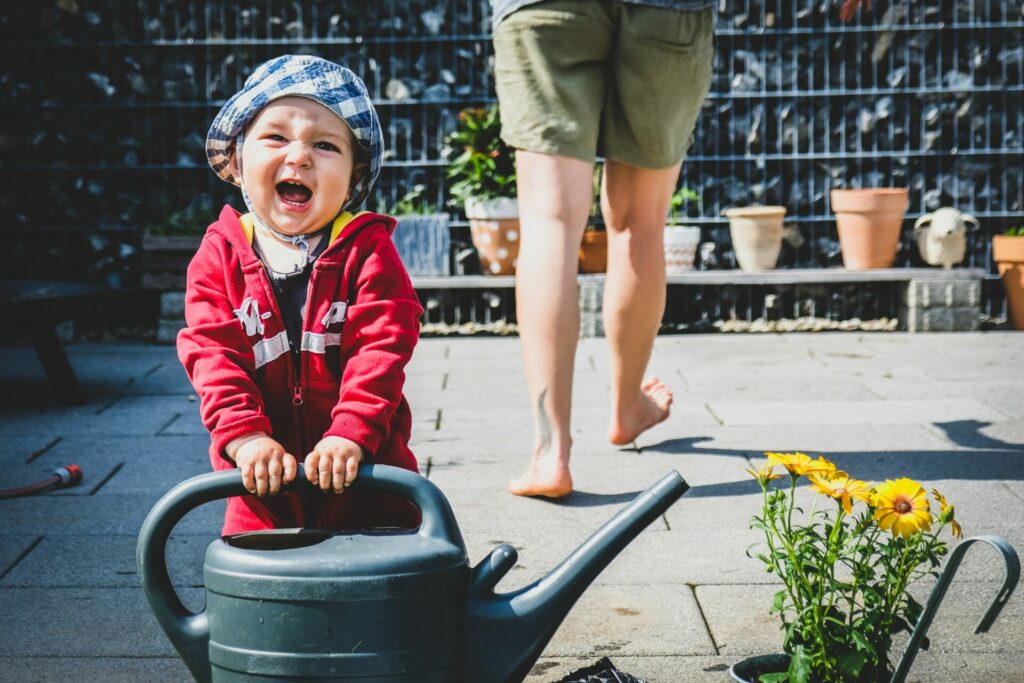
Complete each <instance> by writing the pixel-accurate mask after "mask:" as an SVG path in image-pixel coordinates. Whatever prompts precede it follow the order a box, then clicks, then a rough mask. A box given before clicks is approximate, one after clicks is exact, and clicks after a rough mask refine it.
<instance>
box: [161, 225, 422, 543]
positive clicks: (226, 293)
mask: <svg viewBox="0 0 1024 683" xmlns="http://www.w3.org/2000/svg"><path fill="white" fill-rule="evenodd" d="M247 219H248V217H241V216H240V215H239V214H238V212H237V211H235V210H234V209H232V208H231V207H229V206H225V207H224V209H223V210H222V211H221V214H220V217H219V218H218V220H217V221H216V222H215V223H213V224H212V225H210V227H209V228H208V229H207V231H206V235H205V236H204V237H203V241H202V244H201V245H200V247H199V251H198V252H196V255H195V257H194V258H193V259H192V262H191V263H190V264H189V267H188V285H187V290H186V294H185V320H186V323H187V327H186V328H185V329H183V330H181V332H180V333H179V334H178V357H179V358H180V360H181V363H182V365H184V366H185V371H186V372H187V373H188V376H189V379H190V380H191V381H192V385H193V386H194V387H195V390H196V392H197V393H198V395H199V399H200V413H201V416H202V419H203V424H205V425H206V428H207V429H209V430H210V434H211V437H212V443H211V446H210V459H211V462H212V463H213V468H214V469H215V470H224V469H230V468H232V467H235V463H234V462H232V461H231V460H229V459H228V458H227V456H226V455H225V453H224V448H225V446H226V445H227V444H228V443H229V442H231V441H232V440H234V439H236V438H238V437H240V436H243V435H245V434H249V433H252V432H266V433H267V434H270V435H271V436H272V437H273V438H274V439H276V440H277V441H278V442H279V443H281V445H282V446H284V448H285V450H286V451H287V452H288V453H291V454H292V455H294V456H295V458H296V460H298V462H299V463H300V464H299V473H298V476H299V477H303V476H305V475H304V473H303V471H302V465H301V463H302V461H303V460H304V458H305V457H306V454H307V453H309V452H310V451H312V450H313V447H314V446H316V444H317V442H319V441H320V439H322V438H323V437H324V436H327V435H333V436H342V437H345V438H347V439H351V440H352V441H354V442H355V443H357V444H359V445H360V446H362V448H363V449H364V451H365V452H366V453H367V454H369V455H368V457H367V459H366V460H365V461H364V462H371V463H383V464H388V465H395V466H398V467H404V468H405V469H409V470H413V471H416V470H417V465H416V458H415V457H414V456H413V454H412V452H411V451H410V450H409V445H408V442H409V434H410V431H411V428H412V420H411V415H410V412H409V404H408V403H407V402H406V400H405V397H404V396H403V394H402V386H403V384H404V382H405V370H404V368H405V364H406V363H407V362H408V361H409V358H410V357H411V356H412V351H413V347H414V346H415V345H416V341H417V340H418V338H419V318H420V315H421V314H422V313H423V309H422V308H421V307H420V304H419V301H418V299H417V297H416V292H415V291H414V290H413V288H412V284H411V283H410V281H409V276H408V274H407V273H406V271H405V268H404V266H403V265H402V262H401V259H400V258H399V256H398V252H397V251H396V250H395V246H394V244H393V243H392V241H391V231H392V230H394V227H395V220H394V219H393V218H391V217H389V216H382V215H379V214H374V213H369V212H364V213H361V214H359V215H357V216H355V217H353V216H351V215H350V214H344V215H342V216H341V217H339V218H338V219H337V220H336V221H335V224H334V227H333V229H332V231H331V236H330V240H331V241H330V243H329V245H328V247H327V248H326V249H325V250H324V252H323V253H322V254H321V255H320V257H319V258H318V259H317V261H316V263H315V265H314V267H313V271H312V274H311V276H310V280H309V290H308V295H307V301H306V309H305V311H304V315H303V326H302V349H301V351H300V355H299V357H300V361H299V363H298V367H296V364H295V362H294V360H293V354H292V353H291V351H290V349H289V344H288V334H287V332H286V331H285V325H284V319H283V318H282V316H281V311H280V309H279V308H278V305H277V301H276V300H275V297H274V293H273V288H272V286H271V284H270V279H269V277H268V276H267V274H266V271H265V270H264V267H263V263H262V262H261V261H260V260H259V258H257V256H256V253H255V252H254V250H253V248H252V224H251V221H249V220H247ZM417 524H418V512H417V511H416V509H415V508H414V507H413V506H412V505H411V504H410V503H407V502H405V501H401V500H399V499H396V498H394V497H392V496H390V495H388V494H383V493H380V492H376V491H370V490H362V489H360V488H359V487H356V488H353V489H348V490H346V491H345V492H344V493H342V494H335V493H334V492H333V491H329V492H327V493H321V492H320V491H319V490H317V491H313V492H310V491H308V490H307V491H303V492H301V493H300V492H297V491H292V492H288V493H286V494H281V495H277V496H264V497H263V498H257V497H255V496H244V497H240V498H231V499H229V500H228V506H227V514H226V517H225V521H224V530H223V533H225V534H232V533H238V532H242V531H253V530H259V529H270V528H285V527H299V526H306V527H316V528H322V529H356V528H361V527H367V526H404V527H414V526H416V525H417Z"/></svg>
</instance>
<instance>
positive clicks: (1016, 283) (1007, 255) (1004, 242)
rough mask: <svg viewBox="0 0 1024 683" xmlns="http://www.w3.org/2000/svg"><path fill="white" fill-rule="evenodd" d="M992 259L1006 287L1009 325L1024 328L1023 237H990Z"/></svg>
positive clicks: (1019, 328) (1014, 327) (1016, 328)
mask: <svg viewBox="0 0 1024 683" xmlns="http://www.w3.org/2000/svg"><path fill="white" fill-rule="evenodd" d="M992 259H993V260H994V261H995V262H996V265H997V266H998V267H999V277H1001V278H1003V287H1005V288H1006V311H1007V314H1008V317H1009V319H1010V327H1012V328H1013V329H1015V330H1024V237H1010V236H1009V235H996V236H994V237H993V238H992Z"/></svg>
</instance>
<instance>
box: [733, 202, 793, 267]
mask: <svg viewBox="0 0 1024 683" xmlns="http://www.w3.org/2000/svg"><path fill="white" fill-rule="evenodd" d="M725 215H726V216H727V217H728V218H729V233H730V235H732V248H733V252H735V254H736V262H737V263H739V265H740V269H741V270H770V269H772V268H774V267H775V264H776V262H777V261H778V260H779V251H781V250H782V219H783V218H785V217H786V207H784V206H745V207H737V208H733V209H726V210H725Z"/></svg>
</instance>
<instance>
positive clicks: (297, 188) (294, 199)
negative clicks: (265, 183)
mask: <svg viewBox="0 0 1024 683" xmlns="http://www.w3.org/2000/svg"><path fill="white" fill-rule="evenodd" d="M275 187H276V189H277V196H278V197H280V198H281V201H283V202H284V203H285V204H290V205H291V206H302V205H303V204H305V203H306V202H308V201H309V199H310V197H312V196H313V191H312V190H310V189H309V188H308V187H306V186H305V185H303V184H302V183H297V182H294V181H291V180H285V181H282V182H280V183H278V184H277V185H276V186H275Z"/></svg>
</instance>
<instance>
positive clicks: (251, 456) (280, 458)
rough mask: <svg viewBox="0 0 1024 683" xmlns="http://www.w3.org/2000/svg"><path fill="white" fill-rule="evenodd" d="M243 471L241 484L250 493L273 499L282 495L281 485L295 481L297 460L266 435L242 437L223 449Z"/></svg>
mask: <svg viewBox="0 0 1024 683" xmlns="http://www.w3.org/2000/svg"><path fill="white" fill-rule="evenodd" d="M224 450H225V451H226V452H227V454H228V457H229V458H231V459H232V460H234V461H235V464H236V465H238V469H240V470H242V484H243V485H244V486H245V488H246V490H247V491H248V492H249V493H255V494H256V495H257V496H265V495H266V494H268V493H269V494H270V495H272V496H275V495H277V494H278V493H280V492H281V484H282V483H285V484H287V483H289V482H290V481H292V480H293V479H295V475H296V473H297V471H298V465H297V463H296V462H295V456H293V455H292V454H291V453H287V452H285V450H284V446H282V445H281V444H279V443H278V442H277V441H275V440H274V439H272V438H270V437H269V436H267V435H266V434H263V433H259V434H249V435H247V436H243V437H239V438H238V439H235V440H234V441H232V442H231V443H229V444H228V445H227V448H225V449H224Z"/></svg>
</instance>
